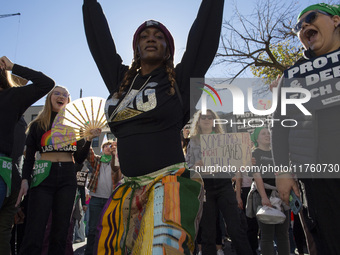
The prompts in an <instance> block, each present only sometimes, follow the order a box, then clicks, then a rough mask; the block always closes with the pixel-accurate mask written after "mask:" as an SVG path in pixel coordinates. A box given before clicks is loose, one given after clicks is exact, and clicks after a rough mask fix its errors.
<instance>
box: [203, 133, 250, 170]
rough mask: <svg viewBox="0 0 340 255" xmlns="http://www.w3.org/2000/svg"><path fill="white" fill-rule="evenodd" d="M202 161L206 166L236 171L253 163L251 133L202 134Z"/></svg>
mask: <svg viewBox="0 0 340 255" xmlns="http://www.w3.org/2000/svg"><path fill="white" fill-rule="evenodd" d="M201 151H202V161H203V164H204V166H205V167H208V166H213V167H222V168H223V167H224V168H225V169H226V168H228V166H229V168H228V169H230V170H232V171H233V172H234V170H238V169H239V168H240V167H241V166H247V165H251V140H250V134H249V133H228V134H208V135H201Z"/></svg>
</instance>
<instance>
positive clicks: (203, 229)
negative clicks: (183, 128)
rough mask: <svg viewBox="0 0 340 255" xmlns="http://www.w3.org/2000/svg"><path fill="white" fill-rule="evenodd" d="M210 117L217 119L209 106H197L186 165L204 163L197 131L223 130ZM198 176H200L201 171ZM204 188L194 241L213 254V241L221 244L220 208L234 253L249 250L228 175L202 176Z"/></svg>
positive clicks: (216, 132) (197, 165)
mask: <svg viewBox="0 0 340 255" xmlns="http://www.w3.org/2000/svg"><path fill="white" fill-rule="evenodd" d="M214 119H219V117H218V115H217V114H216V113H215V112H214V111H213V110H210V109H207V113H206V114H205V115H203V114H202V111H201V110H199V111H197V112H196V113H195V115H194V119H193V122H192V124H191V126H192V129H191V131H190V135H191V136H190V137H191V138H190V142H189V145H188V152H187V156H186V159H187V163H188V166H189V168H194V169H195V168H196V167H204V162H203V161H202V151H201V144H200V135H202V134H221V133H224V131H223V129H222V127H221V125H215V126H214ZM202 177H204V175H203V174H202ZM204 189H205V197H206V200H205V201H204V203H203V215H202V219H201V223H200V233H201V240H199V239H198V243H201V244H202V253H203V254H216V245H221V244H222V243H221V239H222V237H220V238H218V240H216V233H217V231H218V227H219V222H218V224H215V222H216V219H218V217H219V214H220V212H221V214H222V216H223V219H224V221H225V222H226V224H227V226H228V234H229V235H230V238H231V240H232V242H233V245H234V247H235V250H236V252H237V254H252V251H251V248H250V245H249V242H248V239H247V235H246V232H245V228H244V226H242V224H241V217H240V213H239V212H238V208H237V201H236V196H235V193H234V190H233V186H232V183H231V176H230V175H229V174H228V173H221V174H217V175H216V177H214V178H212V177H208V178H207V177H206V178H204ZM216 225H217V227H216ZM223 227H224V226H223ZM220 249H221V246H220V247H218V248H217V252H219V253H220V254H221V253H222V252H223V251H222V250H220Z"/></svg>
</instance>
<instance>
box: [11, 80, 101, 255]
mask: <svg viewBox="0 0 340 255" xmlns="http://www.w3.org/2000/svg"><path fill="white" fill-rule="evenodd" d="M70 100H71V98H70V94H69V92H68V90H67V89H66V88H65V87H62V86H56V87H55V88H54V89H53V90H52V91H51V92H50V93H49V94H48V95H47V97H46V101H45V105H44V108H43V110H42V111H41V112H40V113H39V115H38V116H37V118H36V119H35V120H34V121H32V122H31V123H30V124H29V126H28V135H27V139H26V156H25V160H24V166H23V170H22V182H21V189H20V193H19V196H18V200H17V205H19V203H20V201H21V198H22V196H24V195H26V194H27V192H28V190H29V192H30V193H29V199H28V212H27V218H26V222H27V223H26V228H25V235H24V240H23V242H22V246H21V249H20V254H21V255H28V254H32V255H36V254H41V252H42V245H43V239H44V234H45V229H46V224H47V221H48V217H49V215H50V212H51V211H52V225H51V232H50V236H49V248H48V254H49V255H51V254H56V255H57V254H58V255H60V254H65V247H66V238H67V233H68V229H69V224H70V219H71V213H72V209H73V203H74V199H75V195H76V189H77V179H76V172H75V166H74V164H75V163H74V162H77V163H78V164H81V163H83V161H84V160H85V159H86V157H87V154H88V152H89V148H90V145H91V140H92V138H94V137H95V136H98V135H99V134H100V130H98V129H95V130H93V131H92V135H90V136H89V137H86V138H85V140H86V141H84V140H80V141H77V142H74V143H72V144H69V145H67V146H64V147H62V148H58V149H55V148H54V146H53V144H52V143H51V128H52V123H53V121H54V119H55V117H56V116H57V114H58V112H59V111H60V110H61V109H62V108H64V107H65V106H66V104H68V103H69V102H70ZM36 152H39V153H40V155H41V157H40V159H39V161H37V160H36ZM29 183H30V189H29Z"/></svg>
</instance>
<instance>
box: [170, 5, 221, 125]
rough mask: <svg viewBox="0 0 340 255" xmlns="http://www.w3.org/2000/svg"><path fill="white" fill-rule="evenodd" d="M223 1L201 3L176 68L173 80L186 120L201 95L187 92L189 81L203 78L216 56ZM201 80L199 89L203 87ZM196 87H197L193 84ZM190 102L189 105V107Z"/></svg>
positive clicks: (196, 92) (197, 92)
mask: <svg viewBox="0 0 340 255" xmlns="http://www.w3.org/2000/svg"><path fill="white" fill-rule="evenodd" d="M223 6H224V0H202V3H201V6H200V8H199V11H198V14H197V17H196V19H195V21H194V23H193V25H192V27H191V29H190V32H189V35H188V41H187V46H186V51H185V53H184V55H183V58H182V61H181V63H179V64H178V65H177V66H176V77H177V78H176V80H177V82H178V85H179V87H180V91H181V93H182V95H183V99H184V100H183V101H184V112H185V115H186V117H185V119H186V120H189V116H190V106H191V107H192V109H191V110H192V112H193V111H195V109H194V108H193V107H194V106H195V105H196V102H198V100H199V98H200V96H201V92H202V91H201V90H199V89H192V90H191V91H190V78H203V77H204V76H205V73H206V72H207V71H208V69H209V67H210V65H211V63H212V62H213V60H214V57H215V55H216V52H217V49H218V45H219V40H220V34H221V26H222V17H223ZM203 85H204V84H203V80H202V82H201V83H198V84H197V86H198V87H203ZM195 86H196V85H195ZM190 102H191V105H190Z"/></svg>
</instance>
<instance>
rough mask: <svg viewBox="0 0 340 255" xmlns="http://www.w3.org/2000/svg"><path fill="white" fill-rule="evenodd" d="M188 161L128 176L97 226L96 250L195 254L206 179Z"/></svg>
mask: <svg viewBox="0 0 340 255" xmlns="http://www.w3.org/2000/svg"><path fill="white" fill-rule="evenodd" d="M190 172H191V171H189V170H188V169H187V168H186V167H185V164H184V163H183V164H176V165H173V166H170V167H167V168H165V169H162V170H160V171H158V172H156V173H153V174H151V175H147V176H141V177H134V178H125V179H124V181H123V183H122V184H121V185H119V186H118V187H117V188H116V190H115V191H114V193H113V195H112V196H111V198H110V199H109V200H108V202H107V203H106V205H105V207H104V209H103V211H102V215H101V219H100V221H99V224H98V226H97V231H98V240H97V242H96V251H97V253H96V254H103V255H104V254H115V255H120V254H134V255H137V254H141V255H142V254H143V255H144V254H154V255H160V254H167V255H170V254H192V252H193V250H194V240H195V237H196V234H197V231H198V224H199V220H200V218H201V215H202V205H203V186H202V179H201V178H200V177H198V178H190Z"/></svg>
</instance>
